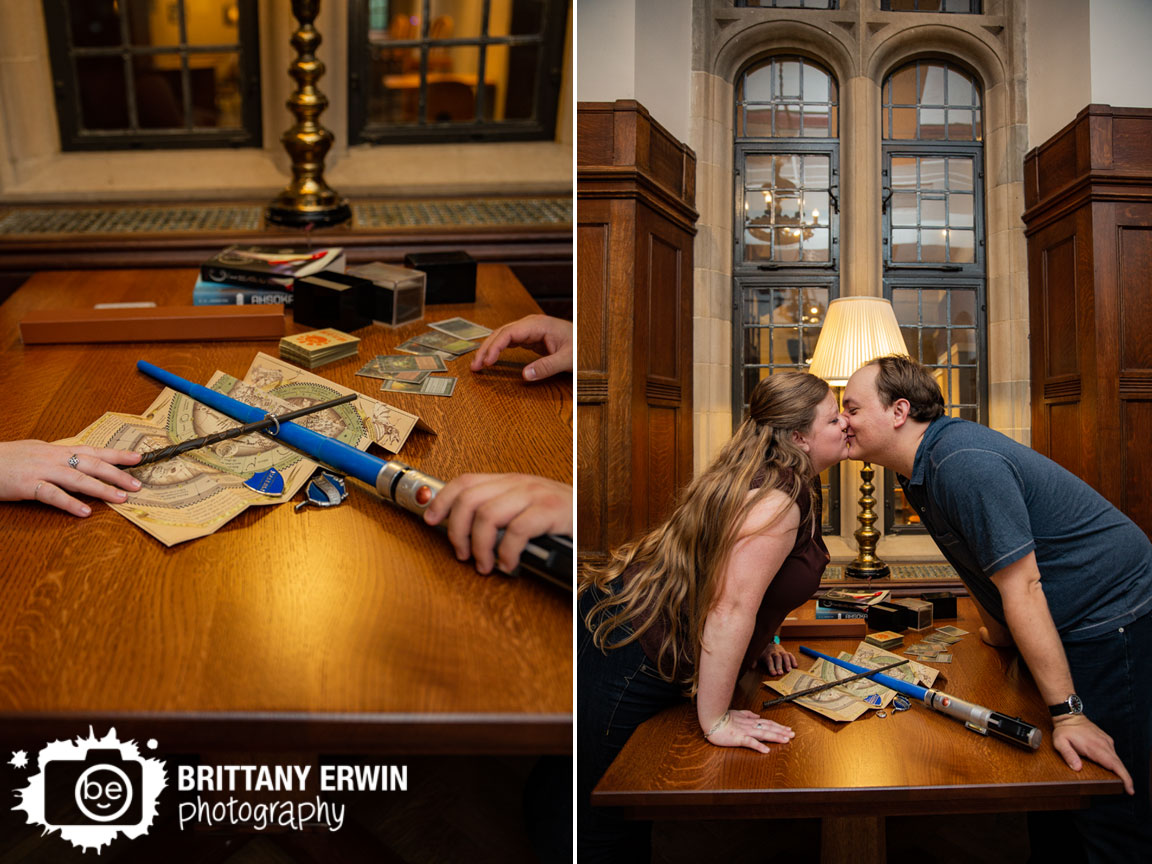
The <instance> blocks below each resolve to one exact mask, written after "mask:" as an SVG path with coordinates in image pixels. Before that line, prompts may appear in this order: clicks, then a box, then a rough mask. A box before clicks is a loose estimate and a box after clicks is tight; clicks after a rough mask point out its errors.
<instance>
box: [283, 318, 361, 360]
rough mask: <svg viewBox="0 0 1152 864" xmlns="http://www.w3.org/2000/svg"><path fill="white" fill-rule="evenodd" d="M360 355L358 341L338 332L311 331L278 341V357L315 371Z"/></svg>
mask: <svg viewBox="0 0 1152 864" xmlns="http://www.w3.org/2000/svg"><path fill="white" fill-rule="evenodd" d="M359 353H360V339H359V338H358V337H356V336H349V335H348V334H347V333H341V332H340V331H339V330H333V329H331V328H329V329H327V330H311V331H309V332H308V333H297V334H296V335H294V336H285V337H284V338H283V339H281V340H280V356H281V357H283V358H284V359H285V360H287V361H288V362H289V363H295V364H296V365H297V366H303V367H304V368H305V369H315V368H316V367H317V366H323V365H324V364H325V363H332V362H334V361H336V360H342V359H344V358H345V357H354V356H355V355H357V354H359Z"/></svg>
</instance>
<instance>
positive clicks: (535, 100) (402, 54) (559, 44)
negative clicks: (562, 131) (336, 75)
mask: <svg viewBox="0 0 1152 864" xmlns="http://www.w3.org/2000/svg"><path fill="white" fill-rule="evenodd" d="M348 9H349V16H348V53H349V65H348V70H349V82H348V84H349V88H348V89H349V111H348V126H349V139H350V140H351V141H352V143H354V144H355V143H366V142H367V143H383V142H396V143H400V142H418V141H469V140H529V139H550V138H552V137H554V136H555V127H556V114H557V109H558V105H559V98H560V84H561V77H562V76H561V67H562V65H563V59H564V56H563V55H564V29H565V26H566V23H567V15H568V2H567V0H470V2H467V3H465V2H458V0H391V2H388V3H383V2H379V0H355V2H351V3H350V4H349V7H348Z"/></svg>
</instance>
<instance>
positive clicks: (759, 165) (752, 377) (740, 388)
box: [733, 56, 840, 534]
mask: <svg viewBox="0 0 1152 864" xmlns="http://www.w3.org/2000/svg"><path fill="white" fill-rule="evenodd" d="M735 111H736V115H737V119H736V128H737V144H736V154H735V162H734V164H735V165H736V175H737V180H736V189H735V194H736V209H737V214H738V218H737V226H736V235H735V238H734V239H735V254H734V260H733V271H734V283H735V284H734V290H735V292H736V304H735V307H736V309H735V314H734V316H733V317H734V319H735V323H734V327H735V338H734V339H733V349H734V353H735V357H734V363H733V368H734V376H733V416H734V421H735V422H737V423H738V422H739V420H740V419H741V418H742V417H743V415H744V412H745V410H746V409H747V404H746V403H747V397H748V394H749V393H750V392H751V391H752V388H753V387H755V386H756V383H757V382H758V381H759V380H760V379H761V378H763V377H765V376H767V375H771V374H772V373H773V372H776V371H780V370H783V369H799V370H806V369H807V368H808V364H809V362H811V358H812V351H813V349H814V348H815V347H816V340H817V338H818V337H819V335H820V327H821V326H822V325H823V322H824V314H825V311H826V310H827V308H828V303H829V301H830V300H831V299H832V298H834V297H836V296H837V294H838V292H839V278H838V271H839V254H838V249H839V245H838V237H837V232H838V230H839V214H838V208H839V200H838V196H839V193H840V189H839V179H838V178H839V142H838V140H837V138H836V136H837V135H838V125H837V124H838V104H837V85H836V80H835V78H833V77H832V75H831V74H830V73H829V72H828V71H827V70H826V69H824V68H823V67H822V66H820V65H819V64H818V63H816V62H815V61H812V60H809V59H807V58H803V57H796V56H778V57H771V58H768V59H767V60H764V61H761V62H759V63H757V64H756V65H754V66H752V67H750V68H749V69H747V70H746V71H745V72H744V74H743V75H741V76H740V77H739V79H738V82H737V92H736V104H735ZM838 478H839V469H838V468H835V467H834V468H831V469H829V470H828V471H825V472H824V474H823V475H822V476H821V483H822V485H823V487H824V502H825V508H824V531H825V532H826V533H830V534H833V533H834V534H838V533H839V532H840V526H839V522H840V520H839V479H838Z"/></svg>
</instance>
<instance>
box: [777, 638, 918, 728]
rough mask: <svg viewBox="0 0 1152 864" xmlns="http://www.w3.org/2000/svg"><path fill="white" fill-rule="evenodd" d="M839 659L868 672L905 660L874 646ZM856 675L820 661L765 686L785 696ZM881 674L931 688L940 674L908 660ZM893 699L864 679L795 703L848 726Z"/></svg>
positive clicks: (862, 646) (865, 645)
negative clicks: (807, 668)
mask: <svg viewBox="0 0 1152 864" xmlns="http://www.w3.org/2000/svg"><path fill="white" fill-rule="evenodd" d="M839 659H841V660H847V661H849V662H851V663H855V664H856V665H858V666H867V667H869V668H871V669H876V668H879V667H881V666H887V665H888V664H889V663H895V662H896V661H897V660H903V659H906V658H903V657H901V656H899V655H898V654H892V653H891V652H889V651H885V650H884V649H883V648H877V647H876V646H875V645H869V644H868V643H866V642H861V643H860V645H859V646H858V647H857V648H856V653H855V654H851V655H850V654H849V653H848V652H847V651H841V652H840V654H839ZM855 674H856V673H855V672H853V671H852V670H850V669H845V668H844V667H842V666H837V665H836V664H835V663H832V662H830V661H828V660H825V659H823V658H817V660H816V662H815V663H814V664H812V668H811V669H809V670H808V671H807V672H801V671H800V670H799V669H793V670H792V671H791V672H789V673H788V674H787V675H785V676H784V677H783V678H780V679H779V680H775V681H773V680H768V681H765V682H764V684H765V685H766V686H768V687H770V688H772V689H773V690H775V691H776V692H777V693H780V694H781V695H784V696H787V695H789V694H791V693H795V692H797V691H799V690H808V689H810V688H812V687H819V686H820V685H822V684H829V683H831V682H833V681H840V680H842V679H844V678H849V677H851V676H852V675H855ZM883 674H885V675H888V676H890V677H892V678H898V679H900V680H901V681H905V682H907V683H909V684H916V685H919V686H921V687H931V686H932V684H933V682H934V681H935V680H936V677H937V676H938V675H939V674H940V673H939V670H936V669H932V668H931V667H929V666H924V665H922V664H920V663H916V662H915V661H911V660H910V661H908V663H907V664H906V665H904V666H897V667H896V668H895V669H889V670H888V671H886V672H884V673H883ZM869 696H872V697H874V700H873V701H871V702H867V701H865V700H866V699H867V698H868V697H869ZM895 696H896V691H895V690H892V689H891V688H888V687H885V686H884V685H882V684H877V683H876V682H875V681H869V680H868V679H867V678H858V679H857V680H855V681H849V682H848V683H846V684H841V685H840V686H839V687H831V688H829V689H828V690H825V691H823V692H822V693H814V694H812V695H811V696H801V697H799V698H798V699H796V700H795V703H796V704H797V705H802V706H804V707H805V708H808V709H809V710H811V711H815V712H816V713H817V714H822V715H823V716H825V717H828V718H829V719H831V720H837V721H839V722H841V723H848V722H851V721H852V720H855V719H856V718H858V717H859V716H860V715H862V714H863V713H864V712H865V711H869V710H872V709H877V708H886V707H888V705H889V703H891V701H892V700H893V699H894V698H895Z"/></svg>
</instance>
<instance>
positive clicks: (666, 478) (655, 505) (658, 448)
mask: <svg viewBox="0 0 1152 864" xmlns="http://www.w3.org/2000/svg"><path fill="white" fill-rule="evenodd" d="M647 413H648V498H647V501H646V502H645V503H646V504H647V505H648V524H649V525H658V524H660V523H661V522H663V521H664V520H665V519H667V518H668V517H669V516H670V515H671V513H672V508H673V507H674V506H675V502H676V490H677V488H678V487H677V485H676V481H677V480H678V479H686V478H682V477H678V476H677V475H678V473H679V472H678V471H677V470H676V468H677V465H676V451H677V444H678V443H679V442H678V441H677V440H676V438H677V435H676V427H677V417H676V414H677V409H676V408H674V407H672V408H661V407H657V406H649V408H648V412H647Z"/></svg>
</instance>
